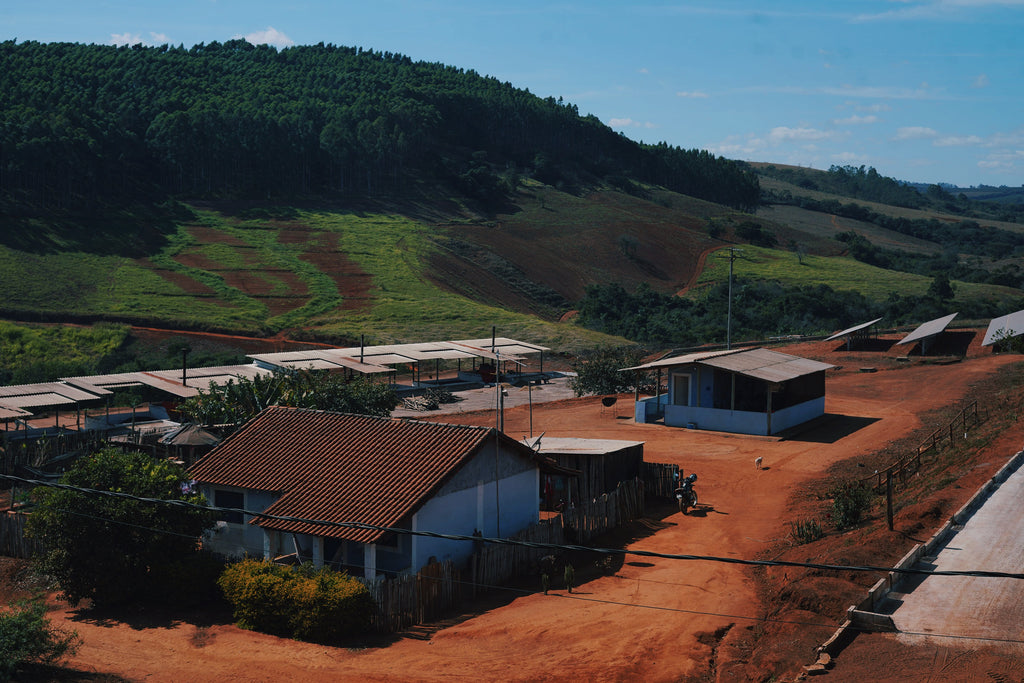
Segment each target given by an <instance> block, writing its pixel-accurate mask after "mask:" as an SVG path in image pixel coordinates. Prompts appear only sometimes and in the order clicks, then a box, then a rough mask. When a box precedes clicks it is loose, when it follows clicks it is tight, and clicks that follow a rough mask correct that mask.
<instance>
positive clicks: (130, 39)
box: [110, 33, 142, 47]
mask: <svg viewBox="0 0 1024 683" xmlns="http://www.w3.org/2000/svg"><path fill="white" fill-rule="evenodd" d="M141 42H142V37H141V36H140V35H139V34H138V33H111V34H110V44H111V45H116V46H118V47H121V46H122V45H138V44H139V43H141Z"/></svg>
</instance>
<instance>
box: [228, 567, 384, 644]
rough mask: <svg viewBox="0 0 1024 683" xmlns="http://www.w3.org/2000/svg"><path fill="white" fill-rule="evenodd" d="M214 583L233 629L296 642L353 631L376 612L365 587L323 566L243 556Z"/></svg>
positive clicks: (329, 638)
mask: <svg viewBox="0 0 1024 683" xmlns="http://www.w3.org/2000/svg"><path fill="white" fill-rule="evenodd" d="M217 583H218V585H219V586H220V588H221V590H222V591H224V595H225V597H226V598H227V599H228V602H230V603H231V605H232V607H233V608H234V618H235V620H236V622H237V624H238V626H239V627H241V628H246V629H251V630H254V631H262V632H264V633H270V634H273V635H278V636H286V637H291V638H298V639H300V640H309V641H314V642H333V641H337V640H340V639H343V638H346V637H351V636H354V635H358V634H360V633H363V632H365V631H366V629H367V628H368V627H369V625H370V617H371V615H372V614H373V612H374V611H375V610H376V604H375V603H374V602H373V598H371V597H370V593H369V591H368V590H367V588H366V586H364V585H363V584H362V583H360V582H359V581H358V580H356V579H354V578H352V577H351V576H349V575H348V574H345V573H343V572H336V571H333V570H331V569H328V568H326V567H322V568H320V569H314V568H313V567H312V566H311V565H302V566H300V567H294V568H293V567H286V566H282V565H276V564H273V563H271V562H266V561H263V560H252V559H248V560H242V561H240V562H236V563H234V564H231V565H229V566H228V567H227V569H225V570H224V573H223V574H221V577H220V579H219V580H218V582H217Z"/></svg>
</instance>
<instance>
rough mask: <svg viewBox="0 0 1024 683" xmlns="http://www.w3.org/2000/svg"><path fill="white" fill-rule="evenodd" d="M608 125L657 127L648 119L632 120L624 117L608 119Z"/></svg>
mask: <svg viewBox="0 0 1024 683" xmlns="http://www.w3.org/2000/svg"><path fill="white" fill-rule="evenodd" d="M608 125H609V126H611V127H612V128H647V129H651V128H657V127H658V126H657V125H656V124H653V123H651V122H650V121H634V120H633V119H630V118H625V119H608Z"/></svg>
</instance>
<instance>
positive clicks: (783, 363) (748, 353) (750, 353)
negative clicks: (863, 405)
mask: <svg viewBox="0 0 1024 683" xmlns="http://www.w3.org/2000/svg"><path fill="white" fill-rule="evenodd" d="M691 363H695V364H698V365H707V366H710V367H714V368H718V369H720V370H725V371H727V372H735V373H736V374H739V375H746V376H747V377H754V378H756V379H761V380H764V381H766V382H785V381H786V380H790V379H796V378H797V377H803V376H804V375H810V374H813V373H815V372H822V371H824V370H828V369H829V368H834V367H835V366H834V365H829V364H828V363H820V362H818V361H816V360H810V359H809V358H800V357H799V356H791V355H789V354H788V353H779V352H778V351H769V350H768V349H761V348H758V349H741V350H732V351H717V352H704V353H692V354H689V355H686V356H677V357H675V358H663V359H661V360H658V361H654V362H653V363H647V364H646V365H638V366H636V367H633V368H625V369H626V370H649V369H654V368H664V367H672V366H679V365H689V364H691Z"/></svg>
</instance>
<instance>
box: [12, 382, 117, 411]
mask: <svg viewBox="0 0 1024 683" xmlns="http://www.w3.org/2000/svg"><path fill="white" fill-rule="evenodd" d="M99 393H104V394H105V393H109V392H106V391H104V392H97V393H92V392H90V391H86V390H85V389H84V388H82V387H77V386H73V385H71V384H67V383H65V382H40V383H37V384H17V385H12V386H6V387H0V402H2V403H3V404H4V405H6V406H9V407H12V408H45V407H49V406H64V405H74V404H77V403H82V402H87V401H98V400H100V396H99V395H98V394H99Z"/></svg>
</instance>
